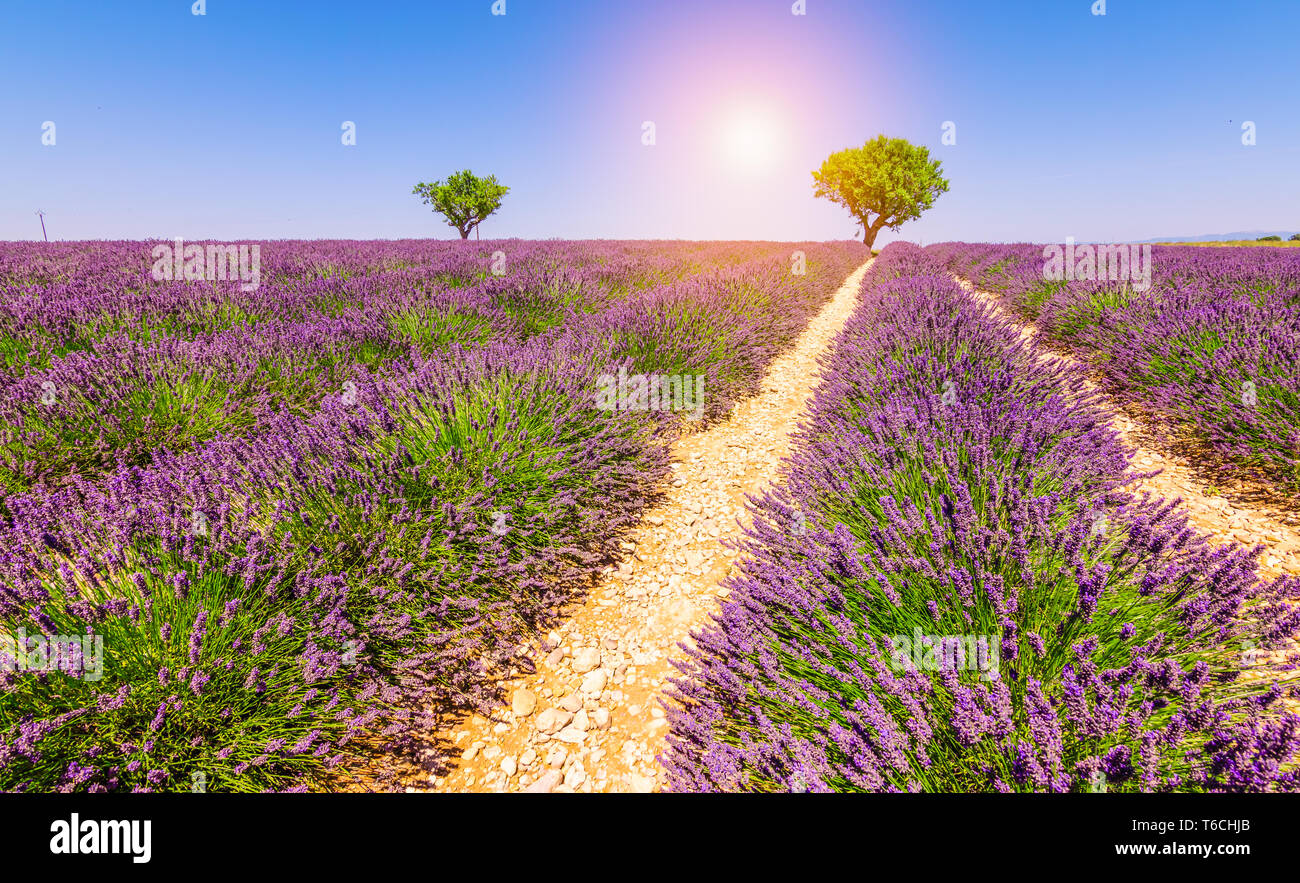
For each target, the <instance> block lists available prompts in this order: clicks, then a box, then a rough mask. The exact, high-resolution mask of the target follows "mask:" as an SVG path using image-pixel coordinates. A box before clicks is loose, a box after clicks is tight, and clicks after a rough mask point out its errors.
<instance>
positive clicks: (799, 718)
mask: <svg viewBox="0 0 1300 883" xmlns="http://www.w3.org/2000/svg"><path fill="white" fill-rule="evenodd" d="M824 375H825V378H826V379H825V381H824V383H823V385H822V386H821V387H820V388H819V390H818V392H817V394H816V397H815V400H814V402H813V405H812V409H811V416H810V419H809V421H808V422H807V423H806V424H805V426H804V427H803V428H802V430H801V432H800V434H799V436H798V438H797V440H796V444H795V448H794V453H793V454H792V455H791V458H790V462H789V467H790V472H789V476H788V479H787V480H786V482H785V483H784V484H783V485H782V486H780V487H778V488H777V489H775V490H773V491H771V492H769V493H767V494H765V495H763V496H762V497H760V498H758V499H757V500H756V501H755V517H754V522H753V527H752V529H750V530H749V531H748V532H747V535H746V538H745V540H744V542H743V549H742V550H743V552H745V553H746V556H747V558H746V563H745V564H744V565H743V569H742V573H741V575H740V576H739V577H737V578H734V579H733V580H732V582H731V584H730V589H731V593H730V596H729V598H728V600H727V601H725V602H724V603H723V604H722V606H721V609H720V610H719V612H718V613H717V614H716V615H715V618H714V621H713V623H712V624H711V626H709V627H708V628H707V629H705V630H704V631H703V632H702V633H700V634H698V635H696V646H695V648H694V649H692V650H690V651H688V654H689V655H688V656H687V658H686V660H685V661H684V662H683V664H682V676H681V677H680V678H678V679H676V681H675V682H674V688H673V701H672V702H671V703H670V708H669V719H670V723H671V732H670V738H669V748H668V750H667V752H666V754H665V756H664V758H663V761H664V762H665V764H666V766H667V768H668V770H669V774H670V785H671V788H672V789H673V790H677V791H759V792H765V791H766V792H771V791H792V790H793V791H935V792H951V791H1102V790H1124V791H1127V790H1142V791H1161V790H1207V791H1248V790H1250V791H1253V790H1292V789H1294V788H1296V787H1297V785H1300V775H1298V774H1297V772H1296V766H1295V751H1296V749H1297V748H1298V747H1300V718H1297V717H1296V716H1295V715H1293V714H1289V713H1284V712H1283V711H1282V710H1281V709H1280V707H1279V706H1280V705H1281V702H1280V700H1281V699H1282V697H1283V696H1284V695H1288V694H1290V695H1294V693H1295V688H1294V687H1287V686H1284V685H1283V684H1275V683H1273V682H1272V678H1271V677H1270V676H1269V675H1270V673H1272V674H1278V673H1281V672H1284V671H1290V670H1292V669H1294V666H1295V663H1296V660H1294V659H1292V660H1288V661H1285V662H1282V663H1277V662H1276V661H1275V662H1274V665H1275V666H1276V667H1275V668H1267V669H1266V668H1265V667H1264V665H1263V660H1264V659H1265V658H1266V654H1267V653H1268V652H1269V651H1270V648H1274V647H1278V646H1281V645H1282V644H1283V643H1284V642H1286V641H1287V640H1289V639H1291V638H1293V637H1294V635H1295V634H1296V631H1297V629H1298V628H1300V614H1297V612H1296V609H1295V608H1294V606H1292V604H1290V603H1289V602H1291V601H1294V599H1296V598H1297V597H1300V580H1297V579H1294V578H1291V579H1287V580H1280V581H1277V582H1273V583H1265V582H1263V581H1261V580H1260V579H1259V577H1258V576H1257V575H1256V572H1255V564H1256V560H1257V556H1258V554H1259V551H1260V550H1258V549H1256V550H1244V549H1239V548H1235V547H1234V548H1227V547H1215V546H1213V545H1212V544H1210V543H1208V542H1207V541H1206V540H1205V539H1204V538H1203V537H1201V536H1199V535H1197V534H1196V533H1195V532H1194V531H1193V530H1192V529H1191V528H1189V526H1188V522H1187V519H1186V517H1185V516H1184V515H1183V514H1182V513H1181V512H1180V511H1179V510H1178V508H1177V507H1176V506H1175V505H1173V504H1170V503H1167V502H1165V501H1161V500H1156V499H1150V498H1148V497H1147V496H1145V495H1142V496H1134V495H1133V493H1131V492H1130V490H1129V484H1130V482H1131V481H1132V479H1133V473H1132V472H1131V469H1130V452H1129V451H1128V450H1127V449H1126V448H1125V447H1124V445H1123V444H1122V442H1121V441H1120V439H1119V438H1118V437H1117V436H1116V434H1115V433H1114V432H1113V431H1112V430H1111V429H1110V428H1109V426H1108V425H1107V423H1106V421H1105V419H1104V415H1103V414H1102V412H1101V411H1100V410H1099V408H1098V404H1097V402H1096V400H1095V399H1094V398H1093V397H1092V396H1090V395H1088V394H1086V393H1085V392H1084V391H1083V389H1084V387H1083V386H1082V383H1081V381H1082V379H1083V378H1082V376H1081V375H1080V374H1079V372H1078V371H1077V370H1076V369H1073V368H1071V367H1068V366H1064V365H1062V364H1060V363H1056V362H1054V363H1046V364H1045V363H1043V362H1041V361H1040V359H1039V357H1038V354H1037V353H1035V352H1033V351H1031V350H1030V349H1029V348H1028V345H1027V344H1026V343H1025V342H1024V341H1023V340H1021V338H1020V336H1019V335H1018V334H1017V333H1016V331H1015V330H1014V329H1013V328H1011V327H1009V326H1008V325H1007V324H1006V323H1004V322H1002V321H1001V320H999V319H997V318H995V317H994V316H993V315H992V314H990V313H989V311H988V310H987V308H985V307H984V306H982V305H981V304H980V303H979V302H978V301H976V300H975V299H974V298H973V297H971V296H970V295H969V294H967V293H966V292H964V291H963V290H962V289H961V288H960V287H958V286H957V285H956V284H955V283H954V282H953V281H952V279H951V277H949V276H948V275H947V273H946V272H945V269H944V266H943V265H942V264H940V263H939V262H938V261H937V260H936V259H935V258H934V257H932V256H930V255H927V254H926V253H924V252H923V251H922V250H920V249H918V248H916V247H915V246H910V245H907V244H895V245H891V246H889V247H888V248H887V249H886V250H885V251H884V252H883V253H882V254H881V255H880V257H879V258H878V259H877V262H876V264H875V266H874V267H873V268H872V270H871V271H870V272H869V273H868V276H867V278H866V279H865V280H864V283H863V289H862V300H861V303H860V305H859V307H858V309H857V311H856V312H855V313H854V315H853V316H852V318H851V319H850V321H849V323H848V325H847V326H846V328H845V330H844V331H843V333H842V334H841V336H840V338H839V339H838V341H837V344H836V347H835V349H834V351H833V354H832V355H831V356H830V357H829V358H828V359H827V360H826V361H825V363H824ZM1252 669H1253V671H1252ZM1247 671H1250V676H1244V675H1246V672H1247Z"/></svg>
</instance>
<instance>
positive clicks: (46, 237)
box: [36, 209, 50, 242]
mask: <svg viewBox="0 0 1300 883" xmlns="http://www.w3.org/2000/svg"><path fill="white" fill-rule="evenodd" d="M36 214H38V215H39V216H40V218H41V235H42V236H44V237H45V241H46V242H49V241H50V234H48V233H46V232H45V212H43V211H40V210H39V209H38V210H37V212H36Z"/></svg>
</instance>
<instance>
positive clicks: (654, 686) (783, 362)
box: [407, 262, 870, 792]
mask: <svg viewBox="0 0 1300 883" xmlns="http://www.w3.org/2000/svg"><path fill="white" fill-rule="evenodd" d="M869 265H870V262H868V263H867V264H864V265H863V266H861V267H859V268H858V269H857V270H854V271H853V273H851V274H850V275H849V277H848V279H847V280H846V281H845V283H844V285H843V286H842V287H841V288H840V290H839V291H838V292H837V293H836V294H835V296H834V298H833V299H832V300H831V301H830V303H828V304H827V305H826V306H825V307H824V308H823V309H822V311H821V312H820V313H819V314H818V315H817V316H816V317H814V318H813V320H812V321H811V322H810V323H809V325H808V327H807V329H805V331H804V333H803V334H802V335H800V337H799V338H798V340H797V341H796V342H795V344H794V346H793V347H792V348H791V349H790V350H789V351H787V352H786V353H784V354H783V355H781V356H780V357H778V358H777V359H776V360H775V361H774V362H773V363H772V365H771V367H770V368H769V369H768V372H767V375H766V376H765V377H764V379H763V385H762V391H761V392H760V393H759V394H758V395H757V396H755V397H754V398H751V399H748V400H746V401H744V402H741V403H740V404H738V405H737V406H736V408H735V410H734V411H733V412H732V415H731V417H730V418H729V419H728V420H727V421H726V422H725V423H721V424H718V425H717V426H714V427H712V428H710V429H708V430H705V431H703V432H700V433H696V434H693V435H689V436H686V437H684V438H682V439H680V440H679V441H678V442H676V443H675V444H674V446H673V472H674V474H675V478H674V479H673V481H672V487H671V488H670V489H669V492H668V495H667V500H666V502H665V504H664V505H663V506H660V507H658V508H656V509H653V510H651V511H648V512H647V513H646V517H645V519H644V521H643V522H642V523H641V526H640V527H639V528H638V529H637V530H636V531H634V532H633V534H632V536H631V537H630V538H629V542H628V544H627V545H626V546H625V549H626V550H627V551H628V552H629V553H631V554H629V556H628V558H627V559H626V560H625V561H624V563H623V564H622V566H621V567H620V568H619V569H618V570H616V571H613V572H611V573H610V574H608V575H607V576H606V577H605V579H604V580H603V582H602V584H601V585H600V586H599V587H597V588H596V589H595V590H594V591H593V592H592V593H591V595H590V596H589V597H588V599H587V601H586V602H585V603H584V604H583V605H582V606H581V607H580V608H579V609H578V611H577V612H576V613H575V615H574V616H573V617H572V618H571V619H569V620H568V621H567V622H565V624H564V625H563V626H561V627H559V628H558V629H556V630H555V631H552V632H551V633H550V635H549V636H548V639H547V641H546V642H545V644H544V645H543V648H542V651H541V653H540V654H539V656H538V658H537V671H536V673H535V674H532V675H527V676H520V677H518V678H516V679H515V680H513V681H510V682H508V683H507V684H506V685H505V692H506V695H507V696H510V697H511V699H512V701H511V705H510V707H506V708H502V709H500V710H499V711H498V713H497V714H496V715H495V716H494V717H493V719H492V720H488V719H486V718H483V717H474V718H472V719H470V720H469V721H467V722H465V724H464V725H462V726H461V727H460V729H459V730H458V731H457V732H455V733H454V734H453V735H452V739H453V741H454V743H455V746H456V749H457V750H458V751H459V752H460V759H459V761H458V762H457V765H456V767H455V769H453V770H452V771H451V772H450V773H449V774H448V775H446V776H443V777H433V778H431V779H430V780H429V781H428V783H427V785H426V786H425V788H426V789H427V790H433V791H534V792H536V791H543V792H552V791H553V792H572V791H578V792H597V791H630V792H649V791H655V790H658V789H659V788H660V786H661V784H662V780H661V778H660V769H659V766H658V763H657V762H656V761H655V757H656V756H657V755H658V754H659V753H660V752H661V751H662V750H663V748H664V747H665V743H664V737H665V732H666V730H667V728H668V727H667V721H665V720H664V712H663V709H662V708H660V706H659V698H660V695H661V692H662V690H663V688H664V687H665V686H666V683H667V679H668V678H669V677H672V676H673V675H674V674H675V672H676V670H675V669H674V668H673V667H672V665H671V663H670V660H671V659H672V658H673V657H674V656H675V655H677V654H678V653H679V652H680V650H679V649H678V647H677V645H678V644H679V643H682V642H689V639H690V634H691V631H692V630H694V629H697V628H699V627H700V626H703V625H705V624H706V623H707V622H708V619H709V616H710V614H712V613H713V611H714V610H715V609H716V607H717V599H718V598H719V597H725V594H726V590H725V589H723V588H722V587H721V586H720V585H719V583H720V582H721V581H722V579H723V578H724V577H725V576H727V575H728V574H729V573H730V572H732V568H733V565H734V563H735V559H736V554H735V553H734V552H733V551H731V550H730V549H727V548H724V546H723V543H724V541H727V540H736V539H739V538H740V536H741V534H742V533H743V527H742V523H747V519H748V516H747V514H746V510H745V498H746V496H747V495H749V494H754V493H757V492H759V491H761V490H763V489H764V488H765V487H767V486H768V485H770V484H771V483H772V482H773V481H774V480H775V479H776V478H777V477H778V474H779V467H780V464H781V461H782V459H783V458H784V457H785V456H786V454H787V452H788V450H789V446H790V437H791V435H792V433H793V432H794V430H795V428H796V422H797V420H798V419H799V417H800V415H801V413H802V411H803V409H804V405H805V404H806V403H807V401H808V399H809V397H810V396H811V395H812V391H813V389H814V387H815V386H816V384H817V376H816V371H817V358H818V357H819V356H820V355H821V354H822V353H823V352H825V351H826V349H827V348H828V347H829V346H830V344H831V342H832V341H833V340H834V338H835V336H836V335H837V334H838V333H839V331H840V329H841V328H843V327H844V323H845V322H846V321H848V318H849V315H850V313H852V312H853V308H854V306H855V304H856V302H857V296H858V289H859V287H860V286H861V282H862V277H863V275H864V274H865V273H866V270H867V267H868V266H869ZM738 521H739V522H741V523H738ZM407 790H418V789H415V788H408V789H407Z"/></svg>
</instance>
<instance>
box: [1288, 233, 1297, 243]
mask: <svg viewBox="0 0 1300 883" xmlns="http://www.w3.org/2000/svg"><path fill="white" fill-rule="evenodd" d="M1287 241H1288V242H1300V233H1292V234H1291V238H1290V239H1288V240H1287Z"/></svg>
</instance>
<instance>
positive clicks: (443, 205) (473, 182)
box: [411, 169, 510, 239]
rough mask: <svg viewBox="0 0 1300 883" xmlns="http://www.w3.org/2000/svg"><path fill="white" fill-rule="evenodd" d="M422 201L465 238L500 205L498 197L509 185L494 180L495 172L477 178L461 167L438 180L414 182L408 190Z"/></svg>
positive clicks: (501, 195)
mask: <svg viewBox="0 0 1300 883" xmlns="http://www.w3.org/2000/svg"><path fill="white" fill-rule="evenodd" d="M411 192H412V193H413V194H415V195H416V196H418V197H420V201H421V202H423V203H424V204H425V205H430V206H433V210H434V211H435V212H438V213H439V214H441V215H444V216H446V218H447V225H448V226H449V227H455V228H456V230H457V231H458V232H459V233H460V238H461V239H468V238H469V234H470V231H471V230H473V229H474V228H476V227H477V226H478V225H479V224H481V223H483V222H484V221H485V220H487V218H488V216H489V215H491V214H492V213H493V212H495V211H496V210H497V209H499V208H501V199H502V198H503V197H504V196H505V195H506V194H507V193H509V192H510V188H509V187H506V186H503V185H502V184H501V183H499V182H498V181H497V178H496V175H488V176H487V177H486V178H480V177H478V176H477V175H475V174H474V173H473V172H471V171H470V170H469V169H465V170H464V171H463V172H457V173H456V174H454V175H451V176H450V177H448V178H447V182H446V183H445V184H444V183H443V182H442V181H434V182H433V183H432V184H426V183H420V184H416V185H415V188H414V189H413V190H412V191H411Z"/></svg>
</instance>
